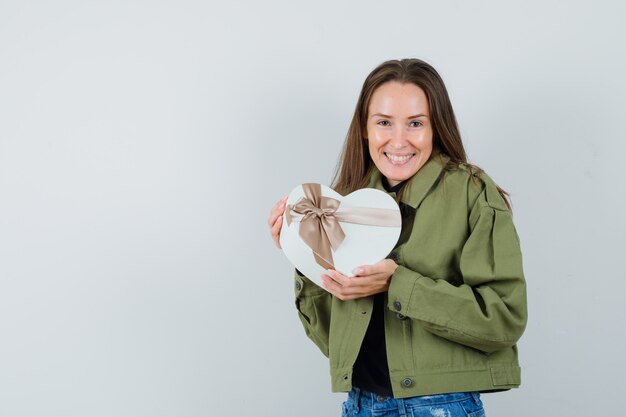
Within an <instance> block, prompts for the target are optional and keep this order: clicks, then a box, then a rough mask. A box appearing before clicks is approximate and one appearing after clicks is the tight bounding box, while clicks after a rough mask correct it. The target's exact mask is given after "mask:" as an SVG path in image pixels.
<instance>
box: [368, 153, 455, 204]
mask: <svg viewBox="0 0 626 417" xmlns="http://www.w3.org/2000/svg"><path fill="white" fill-rule="evenodd" d="M449 159H450V157H448V156H447V155H446V154H445V153H443V152H441V151H440V150H439V149H437V148H433V151H432V154H431V155H430V158H428V161H426V163H425V164H424V165H423V166H422V167H421V168H420V169H419V170H418V171H417V172H416V173H415V175H413V176H412V177H411V178H409V179H408V182H407V183H406V184H404V186H403V188H406V190H404V195H403V196H402V199H401V200H400V201H401V202H402V203H404V204H407V205H409V206H411V207H413V208H414V209H416V208H417V207H418V206H419V205H420V203H421V202H422V200H423V199H424V197H426V194H427V193H428V191H429V190H430V189H431V188H432V186H433V185H434V184H435V182H436V181H437V179H438V178H439V175H441V172H442V171H443V169H444V167H445V166H446V164H447V162H448V160H449ZM366 187H367V188H376V189H378V190H381V191H384V192H386V193H387V194H395V193H393V192H391V193H389V192H387V190H385V187H384V186H383V183H382V174H381V172H380V171H379V170H378V168H377V167H376V165H372V173H371V175H370V180H369V183H368V185H367V186H366Z"/></svg>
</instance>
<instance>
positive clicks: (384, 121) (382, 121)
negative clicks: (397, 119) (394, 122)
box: [376, 120, 389, 126]
mask: <svg viewBox="0 0 626 417" xmlns="http://www.w3.org/2000/svg"><path fill="white" fill-rule="evenodd" d="M381 123H389V122H388V121H387V120H381V121H379V122H378V123H376V124H377V125H380V124H381ZM381 126H388V125H381Z"/></svg>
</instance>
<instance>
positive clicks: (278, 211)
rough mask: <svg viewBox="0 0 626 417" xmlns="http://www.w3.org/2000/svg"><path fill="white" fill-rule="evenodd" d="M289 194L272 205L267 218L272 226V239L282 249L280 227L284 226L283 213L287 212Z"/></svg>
mask: <svg viewBox="0 0 626 417" xmlns="http://www.w3.org/2000/svg"><path fill="white" fill-rule="evenodd" d="M287 197H289V196H288V195H286V196H284V197H283V198H281V199H280V200H278V202H277V203H276V204H275V205H274V207H272V209H271V210H270V217H269V219H267V224H268V225H269V227H270V234H271V235H272V240H273V241H274V244H275V245H276V247H277V248H278V249H280V248H281V247H280V228H281V227H282V226H283V213H284V212H285V205H286V203H287Z"/></svg>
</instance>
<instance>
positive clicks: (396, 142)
mask: <svg viewBox="0 0 626 417" xmlns="http://www.w3.org/2000/svg"><path fill="white" fill-rule="evenodd" d="M407 143H408V140H407V132H406V130H404V129H403V127H402V126H400V125H396V126H394V128H393V130H392V131H391V132H390V137H389V145H391V147H393V148H394V149H401V148H403V147H404V146H406V145H407Z"/></svg>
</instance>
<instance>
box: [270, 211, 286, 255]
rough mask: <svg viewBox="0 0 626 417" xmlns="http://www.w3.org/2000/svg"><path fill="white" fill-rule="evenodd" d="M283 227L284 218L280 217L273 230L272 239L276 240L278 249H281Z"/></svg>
mask: <svg viewBox="0 0 626 417" xmlns="http://www.w3.org/2000/svg"><path fill="white" fill-rule="evenodd" d="M282 226H283V216H278V217H277V218H276V222H275V223H274V225H273V226H272V228H271V233H272V238H273V239H274V243H275V244H276V247H278V248H280V229H281V228H282Z"/></svg>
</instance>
